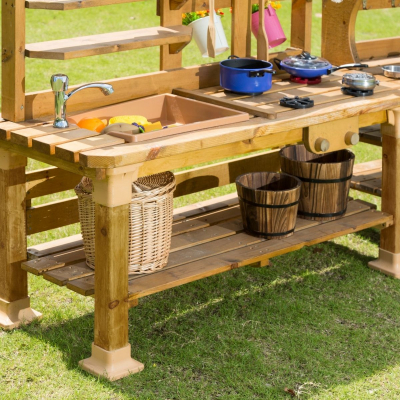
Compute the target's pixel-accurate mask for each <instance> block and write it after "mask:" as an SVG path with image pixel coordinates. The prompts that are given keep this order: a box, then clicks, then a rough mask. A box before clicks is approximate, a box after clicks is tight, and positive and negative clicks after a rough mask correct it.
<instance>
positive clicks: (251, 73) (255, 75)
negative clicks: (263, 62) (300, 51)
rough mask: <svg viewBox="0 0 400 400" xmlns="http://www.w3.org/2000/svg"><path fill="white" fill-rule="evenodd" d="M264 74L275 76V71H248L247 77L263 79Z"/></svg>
mask: <svg viewBox="0 0 400 400" xmlns="http://www.w3.org/2000/svg"><path fill="white" fill-rule="evenodd" d="M265 73H267V74H275V71H274V70H273V69H257V70H254V71H249V77H250V78H259V77H263V76H264V75H265Z"/></svg>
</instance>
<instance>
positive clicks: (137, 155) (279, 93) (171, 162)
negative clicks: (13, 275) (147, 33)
mask: <svg viewBox="0 0 400 400" xmlns="http://www.w3.org/2000/svg"><path fill="white" fill-rule="evenodd" d="M396 61H399V60H398V59H396ZM374 63H375V64H376V62H374ZM387 63H388V62H386V64H387ZM366 71H368V72H371V73H374V74H375V75H377V76H378V75H379V76H378V79H379V80H380V81H381V84H380V86H377V87H376V88H375V90H374V94H373V95H372V96H369V97H350V96H346V95H344V94H342V92H341V90H340V88H341V75H342V74H343V73H345V72H348V71H344V72H343V71H337V72H336V73H335V74H333V75H330V76H325V77H323V78H322V82H321V84H318V85H312V86H311V85H310V86H307V85H301V84H298V83H293V82H290V81H288V80H284V81H277V82H274V83H273V85H272V89H271V90H270V91H268V92H266V93H265V94H263V95H261V96H257V97H251V96H241V95H236V94H227V93H225V92H224V91H223V89H222V88H220V87H213V88H207V89H199V90H195V91H188V90H183V89H176V90H175V93H176V94H179V95H183V96H185V97H191V98H195V99H197V100H203V101H209V102H212V103H215V102H216V103H218V104H220V105H222V104H223V105H224V106H230V105H232V104H233V106H232V108H236V109H238V108H240V109H242V110H244V111H247V112H249V113H251V114H253V115H254V114H257V115H258V116H255V117H254V118H251V119H250V120H249V121H246V122H240V123H235V124H231V125H226V126H222V127H218V128H210V129H205V130H201V131H194V132H190V133H183V134H179V135H174V136H168V137H165V138H163V139H154V140H149V141H145V142H141V143H130V144H122V143H121V141H115V142H113V141H112V140H110V138H109V137H104V136H102V137H99V136H98V134H97V133H94V132H92V131H85V130H82V129H76V128H75V127H73V128H72V129H71V131H70V132H69V133H68V132H65V133H63V132H64V131H63V130H57V131H56V132H55V130H54V129H52V128H51V127H49V126H48V125H46V124H45V121H44V120H35V121H26V122H24V123H10V122H7V121H6V122H0V138H1V139H2V140H1V141H0V145H1V146H2V147H4V148H8V149H10V150H12V151H15V152H20V153H21V154H24V155H27V156H28V157H31V158H35V159H38V160H41V161H44V162H47V163H50V164H52V165H57V166H61V167H62V165H66V164H69V169H70V170H71V171H74V172H76V171H80V173H81V174H83V173H84V171H86V173H87V172H88V171H89V170H92V169H117V170H118V172H117V170H115V171H109V172H107V173H108V174H113V173H119V171H120V168H119V167H124V168H127V167H129V166H133V167H139V168H140V175H145V174H149V173H153V172H155V171H157V170H158V171H160V170H167V169H173V168H179V167H184V166H188V165H193V164H195V163H199V162H205V161H211V160H216V159H220V158H223V157H227V156H232V155H235V154H244V153H248V152H251V151H255V150H258V149H263V148H271V147H278V146H283V145H286V144H289V143H296V142H299V141H301V140H302V138H303V128H306V127H309V126H313V125H316V124H322V123H326V122H331V121H336V120H341V119H345V118H349V117H354V116H357V117H358V121H359V126H360V127H362V126H368V125H373V124H376V123H381V122H385V121H386V113H385V111H386V110H389V109H393V108H396V107H399V106H400V81H398V80H394V79H389V78H386V77H384V76H383V75H382V71H381V69H380V67H377V66H372V67H371V68H369V69H366ZM284 96H290V97H292V96H300V97H310V98H312V99H313V100H314V102H315V106H314V107H313V108H310V109H304V110H292V109H289V108H284V107H281V106H279V104H278V102H279V99H280V98H282V97H284ZM221 100H222V101H221ZM271 112H274V113H276V119H272V120H271V119H268V113H271ZM43 125H44V126H43ZM4 142H8V143H7V145H6V144H5V143H4ZM43 142H46V143H47V142H49V143H51V144H52V145H51V146H50V145H49V146H42V145H41V144H42V143H43ZM52 160H53V162H52ZM72 160H74V162H72ZM72 165H73V166H72Z"/></svg>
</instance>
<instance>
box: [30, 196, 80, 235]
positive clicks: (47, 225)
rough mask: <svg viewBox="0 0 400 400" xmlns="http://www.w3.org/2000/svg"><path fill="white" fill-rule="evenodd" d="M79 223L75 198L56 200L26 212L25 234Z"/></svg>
mask: <svg viewBox="0 0 400 400" xmlns="http://www.w3.org/2000/svg"><path fill="white" fill-rule="evenodd" d="M77 222H79V214H78V199H77V198H76V197H74V198H71V199H65V200H58V201H54V202H51V203H46V204H43V205H40V206H36V207H29V208H28V209H27V210H26V234H27V235H33V234H34V233H38V232H44V231H48V230H49V229H55V228H60V227H62V226H66V225H70V224H75V223H77Z"/></svg>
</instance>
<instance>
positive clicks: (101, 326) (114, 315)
mask: <svg viewBox="0 0 400 400" xmlns="http://www.w3.org/2000/svg"><path fill="white" fill-rule="evenodd" d="M133 180H134V175H133V174H124V175H118V176H112V177H109V178H108V179H106V180H104V181H95V182H94V195H93V199H94V201H95V202H96V242H95V243H96V274H95V313H94V343H93V344H92V356H91V357H90V358H87V359H85V360H82V361H81V362H80V363H79V364H80V366H81V367H82V368H83V369H84V370H86V371H88V372H90V373H91V374H93V375H96V376H104V377H105V378H107V379H109V380H110V381H114V380H117V379H120V378H123V377H124V376H127V375H129V374H132V373H136V372H139V371H141V370H142V369H143V368H144V365H143V364H142V363H140V362H138V361H136V360H134V359H132V358H131V346H130V344H129V343H128V310H129V303H128V301H127V298H128V235H129V232H128V227H129V203H130V200H131V196H132V189H131V183H132V181H133Z"/></svg>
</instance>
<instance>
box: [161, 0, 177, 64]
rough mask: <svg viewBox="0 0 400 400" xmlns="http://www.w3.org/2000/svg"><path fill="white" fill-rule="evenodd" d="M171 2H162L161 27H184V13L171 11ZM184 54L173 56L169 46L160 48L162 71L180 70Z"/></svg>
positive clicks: (166, 0)
mask: <svg viewBox="0 0 400 400" xmlns="http://www.w3.org/2000/svg"><path fill="white" fill-rule="evenodd" d="M169 3H170V0H160V14H161V15H160V17H161V18H160V20H161V22H160V24H161V26H174V25H182V11H180V10H175V11H171V10H170V4H169ZM181 66H182V53H181V52H179V53H178V54H171V53H170V47H169V45H164V46H160V70H161V71H164V70H167V69H174V68H180V67H181Z"/></svg>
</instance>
